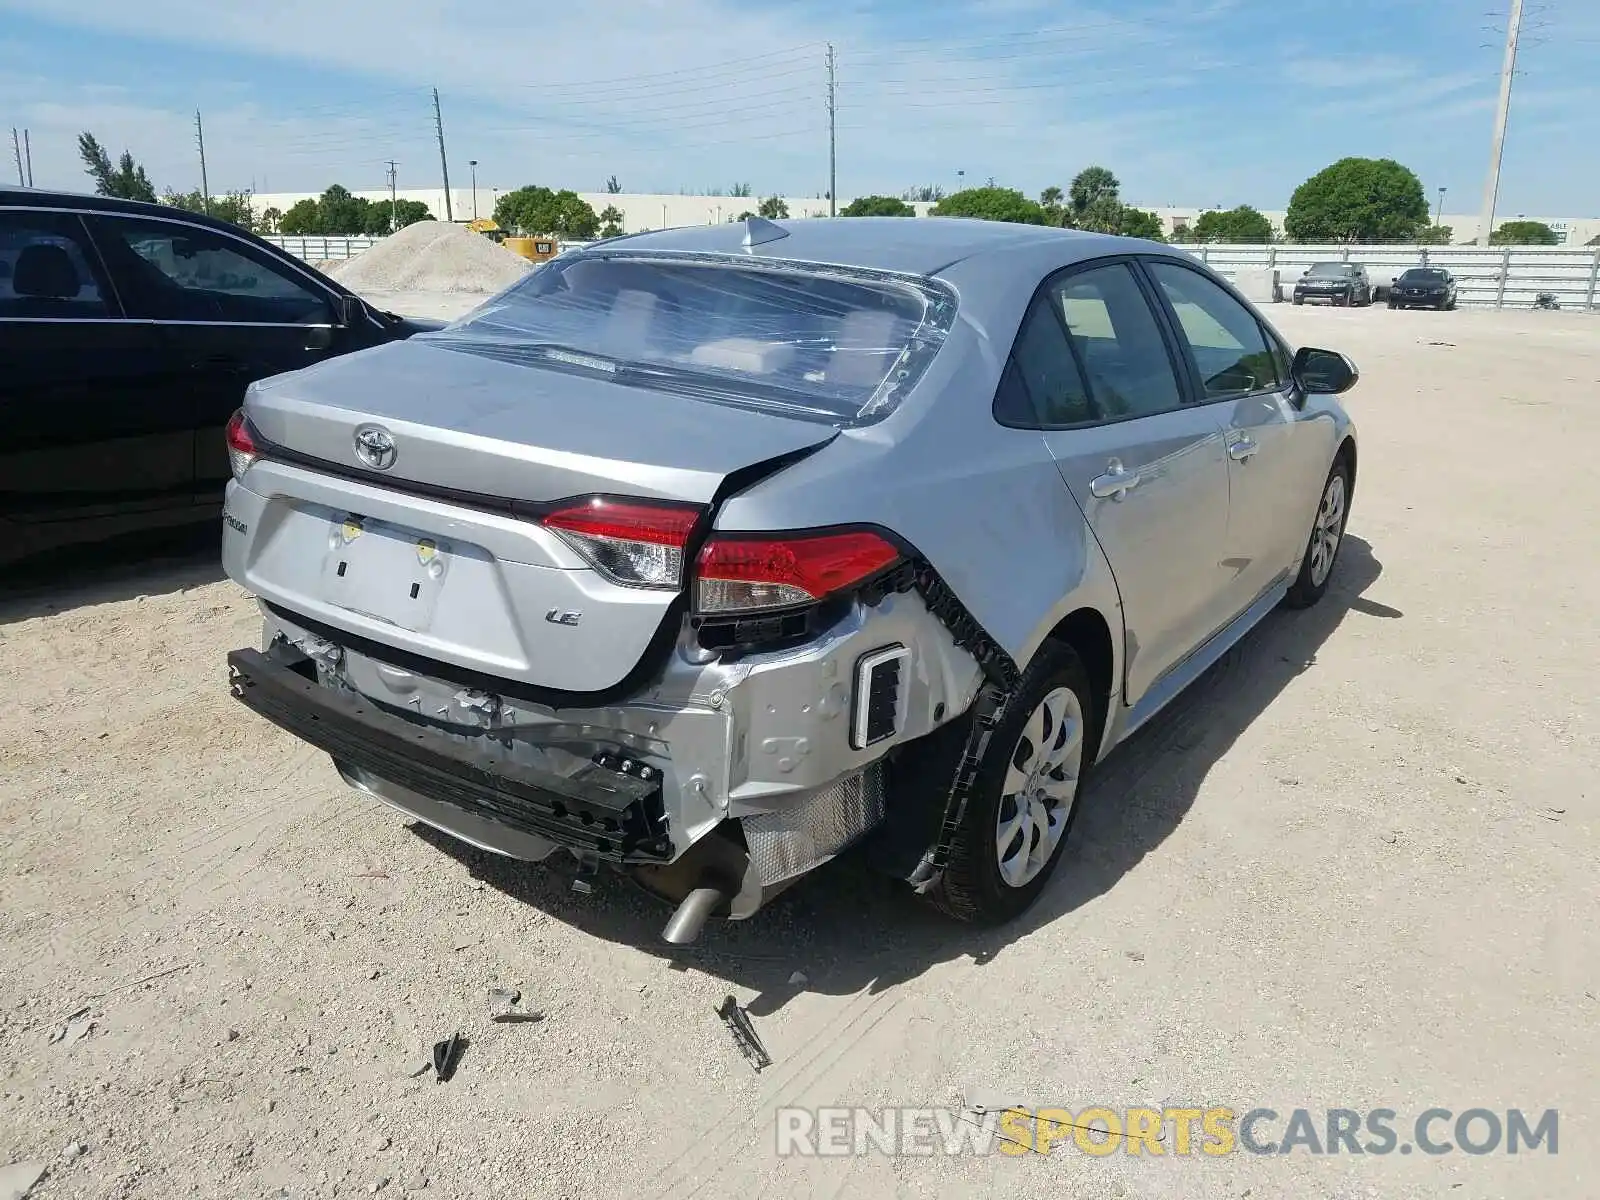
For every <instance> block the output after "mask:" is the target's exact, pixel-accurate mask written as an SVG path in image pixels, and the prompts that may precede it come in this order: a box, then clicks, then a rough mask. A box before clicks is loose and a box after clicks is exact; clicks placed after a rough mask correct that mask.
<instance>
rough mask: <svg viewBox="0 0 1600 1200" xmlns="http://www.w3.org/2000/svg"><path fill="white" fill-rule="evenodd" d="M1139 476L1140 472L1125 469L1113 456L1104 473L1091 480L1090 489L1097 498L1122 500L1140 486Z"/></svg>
mask: <svg viewBox="0 0 1600 1200" xmlns="http://www.w3.org/2000/svg"><path fill="white" fill-rule="evenodd" d="M1139 478H1140V476H1139V472H1137V471H1128V470H1124V469H1123V466H1122V463H1121V461H1120V460H1118V459H1115V458H1113V459H1112V460H1111V462H1110V463H1109V464H1108V469H1107V471H1106V473H1105V474H1104V475H1096V476H1095V477H1094V478H1093V479H1091V480H1090V481H1089V491H1090V492H1091V493H1093V495H1094V497H1095V498H1096V499H1097V500H1121V499H1122V498H1123V497H1124V496H1126V495H1127V494H1128V492H1129V491H1130V490H1132V489H1133V488H1136V487H1138V486H1139Z"/></svg>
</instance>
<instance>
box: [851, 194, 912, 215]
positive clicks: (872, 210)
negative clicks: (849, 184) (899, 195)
mask: <svg viewBox="0 0 1600 1200" xmlns="http://www.w3.org/2000/svg"><path fill="white" fill-rule="evenodd" d="M839 215H840V216H841V217H914V216H916V215H917V210H916V209H914V208H912V207H911V205H909V204H907V203H906V202H905V201H904V200H897V199H895V197H893V196H857V197H856V198H855V199H854V200H852V201H850V203H849V204H846V205H845V206H844V207H843V208H841V209H840V210H839Z"/></svg>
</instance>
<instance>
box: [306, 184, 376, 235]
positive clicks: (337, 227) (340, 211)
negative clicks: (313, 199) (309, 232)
mask: <svg viewBox="0 0 1600 1200" xmlns="http://www.w3.org/2000/svg"><path fill="white" fill-rule="evenodd" d="M370 210H371V205H370V203H369V202H368V201H367V200H365V199H363V198H362V197H360V196H355V195H352V194H351V192H350V189H349V188H347V187H345V186H344V185H343V184H338V183H336V184H334V185H333V186H332V187H330V188H329V189H328V190H327V191H325V192H323V193H322V195H321V197H319V198H318V200H317V220H318V224H319V226H320V228H319V229H317V230H316V231H315V232H317V233H325V234H329V235H332V236H339V237H349V236H351V235H353V234H361V233H366V232H367V229H368V221H369V217H370Z"/></svg>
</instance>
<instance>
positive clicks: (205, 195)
mask: <svg viewBox="0 0 1600 1200" xmlns="http://www.w3.org/2000/svg"><path fill="white" fill-rule="evenodd" d="M194 140H195V142H196V143H197V144H198V145H199V147H200V199H201V200H202V201H204V203H205V206H206V216H208V217H209V216H210V215H211V184H210V183H209V182H207V180H206V130H205V126H204V125H202V124H201V123H200V110H199V109H198V108H197V109H195V110H194Z"/></svg>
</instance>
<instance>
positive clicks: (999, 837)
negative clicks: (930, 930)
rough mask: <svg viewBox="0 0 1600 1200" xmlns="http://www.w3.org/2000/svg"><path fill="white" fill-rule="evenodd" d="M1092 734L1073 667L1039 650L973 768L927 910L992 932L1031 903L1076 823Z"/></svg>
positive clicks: (1063, 653)
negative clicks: (993, 926) (945, 861)
mask: <svg viewBox="0 0 1600 1200" xmlns="http://www.w3.org/2000/svg"><path fill="white" fill-rule="evenodd" d="M1098 728H1099V725H1098V721H1097V719H1096V708H1095V705H1094V700H1093V694H1092V691H1091V689H1090V687H1089V675H1088V672H1087V671H1086V670H1084V666H1083V661H1082V660H1081V659H1080V658H1079V657H1078V655H1077V654H1076V652H1074V651H1073V650H1072V648H1071V647H1069V646H1065V645H1061V644H1058V643H1054V642H1050V643H1046V644H1045V646H1044V648H1043V649H1041V650H1040V651H1039V654H1038V655H1037V657H1036V658H1035V659H1034V661H1033V663H1032V664H1031V665H1030V666H1029V667H1028V669H1027V671H1025V672H1024V673H1023V676H1022V679H1021V681H1020V682H1019V683H1018V684H1017V689H1016V691H1015V692H1013V693H1012V695H1011V697H1010V699H1008V700H1007V701H1006V703H1005V707H1004V708H1003V709H1002V711H1001V714H1000V720H999V722H998V723H997V724H996V725H995V729H994V733H993V734H992V735H990V738H989V744H988V746H987V747H986V748H985V749H984V752H983V756H982V758H981V759H980V760H979V764H978V770H977V773H976V775H975V777H974V783H973V786H972V790H971V792H970V793H969V794H968V796H967V798H966V802H967V803H966V811H965V813H964V814H963V815H962V820H961V825H960V827H959V828H958V829H957V831H956V835H955V838H954V840H953V841H952V843H951V847H950V860H949V863H948V865H947V866H946V868H945V873H944V876H943V877H942V878H941V879H940V881H939V884H938V885H937V887H936V888H935V889H934V890H933V891H932V892H930V893H929V894H928V897H927V898H928V899H929V900H930V901H931V902H932V903H933V904H934V905H935V906H937V907H938V908H939V909H941V910H943V911H944V912H945V913H946V914H948V915H949V916H952V917H955V918H956V919H957V920H960V921H973V922H979V923H982V924H999V923H1001V922H1004V921H1009V920H1011V919H1012V918H1013V917H1017V916H1019V915H1021V914H1022V913H1023V912H1024V911H1025V910H1026V909H1028V908H1029V907H1030V906H1031V905H1032V904H1033V902H1034V901H1035V900H1037V899H1038V898H1039V894H1040V893H1041V892H1043V891H1044V887H1045V884H1046V883H1047V882H1048V881H1049V878H1050V873H1051V872H1052V871H1053V870H1054V869H1055V866H1056V863H1057V862H1059V861H1060V859H1061V852H1062V850H1063V849H1064V848H1065V846H1066V844H1067V833H1068V832H1069V831H1070V830H1071V828H1072V822H1073V820H1074V819H1075V818H1076V817H1077V815H1078V796H1079V794H1080V792H1081V791H1082V789H1083V776H1084V769H1085V766H1086V765H1087V763H1088V762H1089V759H1090V747H1091V746H1092V745H1093V738H1094V733H1095V730H1097V729H1098Z"/></svg>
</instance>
